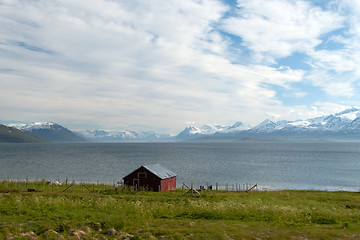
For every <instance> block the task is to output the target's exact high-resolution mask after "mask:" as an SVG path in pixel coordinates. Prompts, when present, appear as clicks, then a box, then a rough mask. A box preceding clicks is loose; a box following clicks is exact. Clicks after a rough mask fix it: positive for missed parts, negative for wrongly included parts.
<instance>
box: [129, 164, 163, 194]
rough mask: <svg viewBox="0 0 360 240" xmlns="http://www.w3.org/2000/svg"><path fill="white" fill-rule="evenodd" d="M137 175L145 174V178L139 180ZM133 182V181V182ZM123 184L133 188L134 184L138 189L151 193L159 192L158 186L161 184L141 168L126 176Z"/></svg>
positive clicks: (156, 177) (150, 173) (158, 179)
mask: <svg viewBox="0 0 360 240" xmlns="http://www.w3.org/2000/svg"><path fill="white" fill-rule="evenodd" d="M138 173H146V178H139V176H138ZM134 180H135V181H134ZM124 183H125V185H127V186H133V187H135V185H136V184H139V185H138V188H145V189H149V190H153V191H159V185H160V184H161V179H160V178H159V177H158V176H156V175H155V174H153V173H152V172H150V171H149V170H147V169H146V168H144V167H141V168H139V169H137V170H135V171H134V172H132V173H131V174H129V175H128V176H126V177H125V178H124Z"/></svg>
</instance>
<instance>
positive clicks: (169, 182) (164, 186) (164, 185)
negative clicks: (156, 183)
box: [161, 177, 176, 192]
mask: <svg viewBox="0 0 360 240" xmlns="http://www.w3.org/2000/svg"><path fill="white" fill-rule="evenodd" d="M175 189H176V177H172V178H167V179H163V180H161V192H166V191H170V190H175Z"/></svg>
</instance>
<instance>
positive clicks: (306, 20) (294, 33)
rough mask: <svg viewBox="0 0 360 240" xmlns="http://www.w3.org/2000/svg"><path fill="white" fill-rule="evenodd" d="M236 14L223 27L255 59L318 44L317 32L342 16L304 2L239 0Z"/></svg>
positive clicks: (337, 24)
mask: <svg viewBox="0 0 360 240" xmlns="http://www.w3.org/2000/svg"><path fill="white" fill-rule="evenodd" d="M237 5H238V10H237V15H236V16H234V17H231V18H228V19H226V20H225V21H224V25H223V28H224V29H225V30H226V31H228V32H229V33H232V34H234V35H237V36H239V37H241V38H242V41H243V42H242V45H244V46H247V47H248V48H249V49H250V50H251V51H253V52H254V53H255V55H256V57H257V58H258V60H259V61H264V60H265V61H266V60H269V61H272V62H274V61H275V59H276V58H279V57H287V56H290V55H291V54H292V53H294V52H307V51H310V50H312V49H313V48H314V47H316V46H317V45H319V44H320V43H321V39H320V37H321V35H322V34H325V33H328V32H330V31H333V30H335V29H337V28H339V27H341V26H342V22H343V18H342V17H340V16H339V15H338V14H337V13H335V12H330V11H323V10H322V9H321V8H320V7H315V6H312V5H311V4H310V3H309V2H308V1H287V0H242V1H238V4H237Z"/></svg>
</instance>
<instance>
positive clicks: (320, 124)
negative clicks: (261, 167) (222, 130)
mask: <svg viewBox="0 0 360 240" xmlns="http://www.w3.org/2000/svg"><path fill="white" fill-rule="evenodd" d="M275 132H276V133H279V132H287V133H290V132H302V133H306V132H307V133H318V132H322V133H349V132H360V109H358V108H351V109H347V110H345V111H343V112H339V113H336V114H331V115H328V116H323V117H317V118H311V119H306V120H296V121H277V122H272V121H270V120H265V121H264V122H262V123H260V124H259V125H257V126H255V127H253V128H252V129H250V130H249V133H275Z"/></svg>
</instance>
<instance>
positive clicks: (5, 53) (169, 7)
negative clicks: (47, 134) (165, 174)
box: [0, 0, 360, 133]
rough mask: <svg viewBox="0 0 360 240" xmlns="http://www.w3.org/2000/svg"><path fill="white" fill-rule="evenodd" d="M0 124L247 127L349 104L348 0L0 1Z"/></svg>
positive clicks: (354, 52) (355, 12) (354, 90)
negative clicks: (35, 122) (49, 122)
mask: <svg viewBox="0 0 360 240" xmlns="http://www.w3.org/2000/svg"><path fill="white" fill-rule="evenodd" d="M0 86H1V87H0V121H1V122H2V123H10V122H34V121H53V122H56V123H59V124H61V125H63V126H65V127H68V128H70V129H79V128H86V129H95V128H102V129H133V130H139V129H144V130H147V129H153V130H157V131H164V132H165V131H170V132H174V133H176V132H178V131H181V130H182V129H183V128H184V127H186V126H188V125H196V126H201V125H203V124H206V123H209V124H221V125H231V124H233V123H234V122H236V121H242V122H246V123H248V124H250V125H256V124H258V123H260V122H261V121H263V120H265V119H267V118H268V119H271V120H280V119H287V120H295V119H304V118H310V117H315V116H321V115H325V114H329V113H335V112H338V111H341V110H344V109H346V108H348V107H352V106H358V105H359V102H360V94H359V90H360V1H354V0H342V1H338V0H333V1H332V0H238V1H235V0H234V1H225V0H203V1H202V0H146V1H143V0H87V1H82V0H61V1H60V0H51V1H48V0H26V1H24V0H0Z"/></svg>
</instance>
